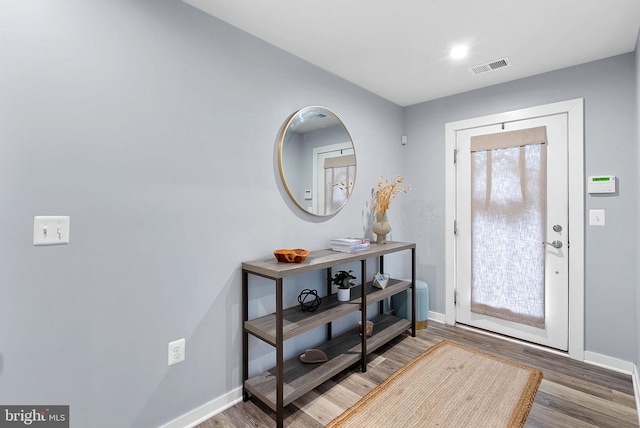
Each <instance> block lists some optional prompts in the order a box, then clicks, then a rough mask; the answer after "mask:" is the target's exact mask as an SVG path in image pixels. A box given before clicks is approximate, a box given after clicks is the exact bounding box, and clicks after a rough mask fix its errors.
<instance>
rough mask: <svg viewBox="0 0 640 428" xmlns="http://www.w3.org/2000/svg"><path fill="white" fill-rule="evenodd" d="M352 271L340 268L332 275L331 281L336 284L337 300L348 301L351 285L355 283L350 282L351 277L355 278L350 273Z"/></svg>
mask: <svg viewBox="0 0 640 428" xmlns="http://www.w3.org/2000/svg"><path fill="white" fill-rule="evenodd" d="M351 272H353V271H351V270H350V271H346V270H340V271H338V272H336V274H335V275H334V276H333V279H332V280H331V282H332V283H333V284H335V285H337V286H338V300H339V301H341V302H348V301H349V300H350V299H351V287H352V286H354V285H356V284H355V283H353V282H351V280H352V279H356V277H355V276H353V275H351Z"/></svg>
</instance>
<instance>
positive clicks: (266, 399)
mask: <svg viewBox="0 0 640 428" xmlns="http://www.w3.org/2000/svg"><path fill="white" fill-rule="evenodd" d="M415 249H416V245H415V244H414V243H406V242H388V243H386V244H371V247H370V248H369V249H367V250H364V251H360V252H357V253H342V252H338V251H332V250H320V251H312V252H310V253H309V255H308V256H307V258H306V259H305V260H304V261H303V262H302V263H299V264H296V263H279V262H278V261H276V260H275V258H274V257H270V258H265V259H260V260H255V261H249V262H243V263H242V320H243V324H242V325H243V334H242V350H243V356H242V359H243V361H242V380H243V399H244V400H245V401H246V400H248V399H249V398H256V399H258V400H259V401H261V402H262V403H264V404H266V405H267V406H269V407H270V408H271V409H272V410H273V411H275V413H276V425H277V427H278V428H281V427H282V426H283V407H284V406H286V405H288V404H290V403H291V402H293V401H294V400H296V399H297V398H299V397H301V396H302V395H304V394H306V393H307V392H309V391H311V390H312V389H314V388H315V387H316V386H318V385H320V384H322V383H323V382H325V381H327V380H328V379H330V378H331V377H333V376H334V375H336V374H338V373H340V372H341V371H342V370H344V369H346V368H348V367H349V366H351V365H353V364H354V363H356V362H358V360H360V362H361V367H362V371H363V372H366V371H367V354H369V353H370V352H373V351H374V350H376V349H377V348H379V347H380V346H382V345H384V344H385V343H387V342H389V341H390V340H391V339H393V338H394V337H396V336H398V335H400V334H401V333H403V332H404V331H406V330H407V329H408V328H411V335H412V336H414V337H415V335H416V319H415V313H416V308H415V305H416V303H415V299H412V308H413V309H412V311H411V314H412V320H411V321H408V320H405V319H402V318H398V317H395V316H393V315H389V314H384V313H383V311H382V306H383V300H384V299H386V298H388V297H391V296H393V295H394V294H396V293H399V292H401V291H403V290H406V289H409V288H411V290H412V296H415V295H416V294H415V269H416V268H415V266H416V253H415ZM399 251H411V280H410V281H406V280H398V279H394V278H391V279H389V282H388V283H387V286H386V287H385V288H384V289H379V288H376V287H374V286H373V283H372V282H371V281H369V282H367V281H366V279H367V278H368V274H367V269H366V261H367V260H368V259H371V258H378V260H379V261H378V264H379V266H378V268H379V269H378V271H379V272H384V255H385V254H390V253H395V252H399ZM357 261H359V262H360V279H361V281H362V284H363V285H361V286H357V287H353V288H352V289H351V290H352V292H351V300H350V301H348V302H340V301H338V299H337V296H336V295H335V294H331V278H332V268H333V267H335V266H340V265H343V264H346V263H351V262H357ZM320 269H326V271H327V281H326V284H321V285H323V286H324V285H326V286H327V296H326V297H322V304H321V305H320V307H319V308H318V309H317V310H316V311H315V312H302V310H301V309H300V306H295V307H291V308H288V309H285V308H284V307H283V282H284V281H283V279H284V278H286V277H288V276H292V275H299V274H302V273H305V272H311V271H316V270H320ZM249 275H257V276H260V277H264V278H268V279H271V280H273V281H274V284H275V303H276V310H275V312H274V313H271V314H268V315H265V316H261V317H258V318H254V319H251V320H250V319H249V318H248V304H249V300H248V288H249ZM370 276H371V277H373V275H372V274H371V275H370ZM310 288H313V287H310ZM377 302H379V307H380V310H379V315H378V316H376V317H375V318H373V319H372V320H371V321H373V323H374V329H373V335H372V336H371V337H367V335H366V334H363V335H360V334H359V327H358V325H357V324H356V325H355V326H354V327H355V328H354V329H352V330H350V331H347V332H345V333H343V334H341V335H339V336H338V337H333V334H332V331H331V322H332V321H334V320H337V319H338V318H341V317H343V316H345V315H347V314H350V313H352V312H355V311H360V312H361V322H362V326H363V327H364V326H365V325H366V321H367V305H371V304H373V303H377ZM322 325H326V329H327V337H326V339H327V340H326V342H325V343H324V344H322V345H320V346H318V347H317V348H318V349H322V350H323V351H324V352H325V353H326V354H327V356H328V358H329V361H327V362H325V363H320V364H304V363H302V362H300V360H299V359H298V358H297V357H296V358H292V359H290V360H287V361H285V360H284V341H285V340H287V339H290V338H292V337H295V336H297V335H299V334H302V333H305V332H307V331H309V330H311V329H314V328H316V327H319V326H322ZM250 334H251V335H252V336H255V337H257V338H259V339H261V340H263V341H264V342H266V343H269V344H270V345H272V346H274V347H275V349H276V366H275V367H274V368H272V369H270V370H268V371H266V372H264V373H261V374H259V375H257V376H254V377H252V378H249V346H248V344H249V335H250Z"/></svg>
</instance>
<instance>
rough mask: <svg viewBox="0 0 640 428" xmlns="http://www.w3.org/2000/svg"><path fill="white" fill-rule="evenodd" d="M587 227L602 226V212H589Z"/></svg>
mask: <svg viewBox="0 0 640 428" xmlns="http://www.w3.org/2000/svg"><path fill="white" fill-rule="evenodd" d="M589 225H591V226H604V210H589Z"/></svg>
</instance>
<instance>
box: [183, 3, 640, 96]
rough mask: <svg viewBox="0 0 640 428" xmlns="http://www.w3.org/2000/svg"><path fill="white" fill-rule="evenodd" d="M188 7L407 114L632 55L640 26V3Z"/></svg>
mask: <svg viewBox="0 0 640 428" xmlns="http://www.w3.org/2000/svg"><path fill="white" fill-rule="evenodd" d="M184 1H185V2H187V3H189V4H192V5H193V6H195V7H197V8H199V9H202V10H203V11H205V12H207V13H209V14H211V15H213V16H216V17H217V18H219V19H221V20H223V21H226V22H228V23H229V24H231V25H233V26H235V27H238V28H240V29H242V30H244V31H246V32H248V33H250V34H253V35H254V36H256V37H259V38H260V39H263V40H265V41H267V42H269V43H271V44H273V45H275V46H278V47H279V48H281V49H283V50H285V51H287V52H290V53H292V54H293V55H296V56H298V57H300V58H303V59H305V60H307V61H309V62H310V63H313V64H315V65H317V66H319V67H321V68H323V69H325V70H328V71H330V72H331V73H334V74H336V75H338V76H340V77H342V78H344V79H346V80H348V81H350V82H353V83H354V84H356V85H358V86H361V87H363V88H365V89H367V90H369V91H371V92H373V93H376V94H378V95H380V96H381V97H383V98H386V99H388V100H390V101H393V102H394V103H396V104H399V105H401V106H407V105H411V104H416V103H419V102H423V101H428V100H432V99H436V98H441V97H444V96H448V95H453V94H456V93H461V92H466V91H469V90H473V89H477V88H482V87H486V86H490V85H495V84H498V83H502V82H507V81H510V80H515V79H520V78H523V77H527V76H531V75H535V74H539V73H544V72H547V71H552V70H557V69H561V68H565V67H569V66H572V65H577V64H583V63H585V62H589V61H594V60H598V59H602V58H606V57H610V56H614V55H619V54H623V53H627V52H632V51H634V50H635V44H636V39H637V36H638V29H639V26H640V0H528V1H525V0H487V1H478V0H399V1H391V0H342V1H339V0H324V1H309V0H184ZM461 43H464V44H467V45H469V49H470V51H469V55H468V56H467V57H466V58H464V59H462V60H453V59H450V58H449V57H448V53H449V50H450V49H451V48H452V47H453V46H454V45H457V44H461ZM502 57H508V58H509V59H510V61H511V63H512V66H511V67H505V68H502V69H497V70H494V71H491V72H488V73H483V74H479V75H473V74H472V73H470V72H469V71H468V68H469V67H472V66H476V65H479V64H482V63H487V62H490V61H493V60H496V59H500V58H502Z"/></svg>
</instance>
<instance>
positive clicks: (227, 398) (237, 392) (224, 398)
mask: <svg viewBox="0 0 640 428" xmlns="http://www.w3.org/2000/svg"><path fill="white" fill-rule="evenodd" d="M241 401H242V387H239V388H236V389H234V390H232V391H231V392H228V393H226V394H224V395H221V396H220V397H218V398H215V399H213V400H211V401H209V402H208V403H205V404H203V405H202V406H200V407H198V408H196V409H193V410H192V411H190V412H188V413H185V414H184V415H182V416H180V417H178V418H176V419H174V420H172V421H171V422H168V423H167V424H165V425H163V426H162V428H193V427H195V426H196V425H198V424H201V423H202V422H204V421H206V420H207V419H210V418H212V417H213V416H215V415H217V414H218V413H221V412H224V411H225V410H227V409H228V408H229V407H232V406H234V405H236V404H238V403H239V402H241Z"/></svg>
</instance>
